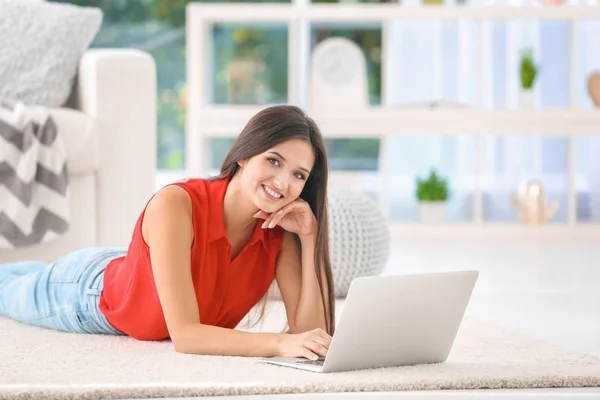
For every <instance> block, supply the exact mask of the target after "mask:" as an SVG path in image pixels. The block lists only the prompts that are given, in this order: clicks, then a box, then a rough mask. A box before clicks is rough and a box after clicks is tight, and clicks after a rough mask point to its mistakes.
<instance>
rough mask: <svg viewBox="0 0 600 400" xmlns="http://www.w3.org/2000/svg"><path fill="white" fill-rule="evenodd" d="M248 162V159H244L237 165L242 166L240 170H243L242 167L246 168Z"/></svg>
mask: <svg viewBox="0 0 600 400" xmlns="http://www.w3.org/2000/svg"><path fill="white" fill-rule="evenodd" d="M247 161H248V160H246V159H243V160H238V162H237V164H238V166H240V168H241V167H244V166H245V165H246V162H247Z"/></svg>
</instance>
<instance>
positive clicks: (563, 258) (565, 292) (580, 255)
mask: <svg viewBox="0 0 600 400" xmlns="http://www.w3.org/2000/svg"><path fill="white" fill-rule="evenodd" d="M460 269H478V270H479V271H480V275H479V280H478V282H477V285H476V288H475V291H474V293H473V297H472V299H471V302H470V305H469V308H468V310H467V313H469V314H471V315H473V316H477V317H478V318H481V319H483V320H487V321H490V322H493V323H499V324H501V325H503V326H505V327H509V328H513V329H517V330H520V331H522V332H524V333H528V334H530V335H534V336H537V337H539V338H542V339H545V340H549V341H551V342H554V343H557V344H559V345H563V346H566V347H569V348H572V349H576V350H580V351H584V352H589V353H594V354H598V355H600V238H599V241H598V242H558V241H550V242H531V241H530V242H510V241H505V242H498V241H485V240H477V241H475V242H473V241H466V240H451V241H449V240H435V241H427V242H424V241H395V242H394V244H393V246H392V253H391V257H390V261H389V264H388V266H387V268H386V269H385V271H384V274H385V275H391V274H404V273H416V272H437V271H449V270H460ZM556 396H560V397H561V398H569V399H571V398H581V397H586V398H595V399H600V388H592V389H575V390H573V389H565V390H557V389H554V390H517V391H515V390H505V391H491V390H487V391H445V392H408V393H356V394H352V393H347V394H315V395H301V396H257V397H236V398H235V400H247V399H268V400H276V399H277V400H279V399H289V400H292V399H293V400H297V399H300V398H303V399H304V398H306V399H358V398H360V399H380V398H385V399H390V398H399V399H403V400H406V399H420V400H425V399H434V398H452V399H459V398H460V399H462V398H466V399H525V398H527V399H534V398H535V399H546V398H555V397H556Z"/></svg>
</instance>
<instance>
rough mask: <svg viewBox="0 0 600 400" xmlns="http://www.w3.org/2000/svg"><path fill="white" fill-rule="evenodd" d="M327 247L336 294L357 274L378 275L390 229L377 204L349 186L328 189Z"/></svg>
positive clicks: (387, 248) (344, 290)
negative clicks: (346, 187)
mask: <svg viewBox="0 0 600 400" xmlns="http://www.w3.org/2000/svg"><path fill="white" fill-rule="evenodd" d="M328 197H329V203H328V204H329V248H330V258H331V267H332V269H333V280H334V282H335V294H336V297H345V296H346V295H347V294H348V289H350V283H352V280H353V279H354V278H357V277H360V276H374V275H379V274H380V273H381V272H382V271H383V269H384V268H385V265H386V263H387V261H388V257H389V251H390V231H389V226H388V222H387V221H386V219H385V217H384V216H383V214H382V213H381V211H380V209H379V206H378V204H377V203H376V202H375V201H374V200H373V199H371V198H370V197H369V196H368V195H367V194H365V193H363V192H360V191H356V190H349V189H335V190H330V192H329V196H328Z"/></svg>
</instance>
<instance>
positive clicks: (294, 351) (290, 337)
mask: <svg viewBox="0 0 600 400" xmlns="http://www.w3.org/2000/svg"><path fill="white" fill-rule="evenodd" d="M330 343H331V336H329V335H328V334H327V332H325V331H324V330H323V329H320V328H317V329H313V330H312V331H308V332H302V333H286V334H282V335H281V336H280V338H279V340H278V343H277V350H276V352H277V355H278V356H283V357H305V358H307V359H309V360H316V359H318V358H319V356H323V357H325V356H326V355H327V351H328V350H329V344H330Z"/></svg>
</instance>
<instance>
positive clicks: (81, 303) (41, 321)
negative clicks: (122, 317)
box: [0, 247, 127, 335]
mask: <svg viewBox="0 0 600 400" xmlns="http://www.w3.org/2000/svg"><path fill="white" fill-rule="evenodd" d="M126 253H127V249H126V248H107V247H105V248H85V249H82V250H77V251H74V252H72V253H69V254H67V255H66V256H64V257H61V258H59V259H58V260H56V261H55V262H53V263H50V264H46V263H43V262H39V261H21V262H16V263H11V264H0V315H4V316H7V317H9V318H12V319H14V320H17V321H20V322H23V323H26V324H30V325H35V326H39V327H43V328H49V329H55V330H59V331H65V332H74V333H92V334H110V335H121V333H120V332H119V331H117V330H116V329H115V328H113V327H112V326H111V325H110V324H109V322H108V321H107V319H106V317H104V315H103V314H102V313H101V312H100V310H99V308H98V304H99V300H100V294H101V293H102V288H103V281H104V279H103V278H104V269H105V268H106V265H107V264H108V263H109V262H110V261H111V260H112V259H114V258H116V257H120V256H123V255H125V254H126Z"/></svg>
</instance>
